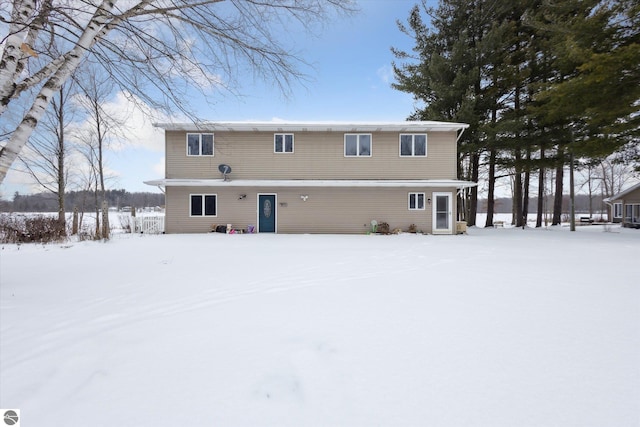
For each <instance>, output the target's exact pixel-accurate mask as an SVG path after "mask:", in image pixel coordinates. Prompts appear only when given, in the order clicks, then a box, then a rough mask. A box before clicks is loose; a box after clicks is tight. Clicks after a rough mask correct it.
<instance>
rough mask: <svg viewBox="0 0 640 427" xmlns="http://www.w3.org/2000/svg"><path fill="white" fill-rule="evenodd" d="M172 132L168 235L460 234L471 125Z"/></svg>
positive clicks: (171, 127) (165, 184)
mask: <svg viewBox="0 0 640 427" xmlns="http://www.w3.org/2000/svg"><path fill="white" fill-rule="evenodd" d="M156 126H157V127H159V128H162V129H164V131H165V147H166V174H165V178H164V179H159V180H154V181H147V182H146V184H149V185H154V186H159V187H161V188H163V189H164V191H165V196H166V210H165V212H166V218H165V231H166V232H167V233H198V232H209V231H212V229H213V228H214V226H219V225H224V226H226V225H227V224H231V225H232V228H233V229H237V230H247V229H249V230H254V231H256V232H259V233H274V232H277V233H359V234H362V233H365V232H367V231H369V230H371V229H372V220H373V221H377V222H378V223H382V222H386V223H388V224H389V226H390V227H391V229H394V228H400V229H402V230H407V229H408V228H409V226H411V225H413V226H414V227H412V229H416V230H420V231H423V232H425V233H433V234H453V233H455V232H456V227H455V226H456V223H455V218H456V214H457V212H456V209H457V207H456V194H457V192H459V191H462V190H464V189H467V188H469V187H473V186H475V185H476V183H473V182H468V181H461V180H458V179H457V156H458V153H457V140H458V138H459V137H460V135H461V134H462V132H463V131H464V130H465V129H466V128H467V127H468V125H466V124H462V123H447V122H434V121H416V122H411V121H407V122H391V123H390V122H380V123H357V122H351V123H345V122H322V123H320V122H306V123H299V122H286V123H279V122H250V123H249V122H212V123H199V124H190V123H182V124H169V123H161V124H156Z"/></svg>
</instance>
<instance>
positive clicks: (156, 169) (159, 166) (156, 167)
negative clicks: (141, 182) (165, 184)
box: [153, 156, 165, 177]
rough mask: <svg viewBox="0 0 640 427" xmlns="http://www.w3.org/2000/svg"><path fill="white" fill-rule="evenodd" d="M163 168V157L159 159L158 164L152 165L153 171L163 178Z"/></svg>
mask: <svg viewBox="0 0 640 427" xmlns="http://www.w3.org/2000/svg"><path fill="white" fill-rule="evenodd" d="M164 167H165V158H164V156H163V157H161V158H160V160H159V161H158V163H156V164H155V165H153V171H154V172H155V173H156V174H157V175H158V176H161V177H164Z"/></svg>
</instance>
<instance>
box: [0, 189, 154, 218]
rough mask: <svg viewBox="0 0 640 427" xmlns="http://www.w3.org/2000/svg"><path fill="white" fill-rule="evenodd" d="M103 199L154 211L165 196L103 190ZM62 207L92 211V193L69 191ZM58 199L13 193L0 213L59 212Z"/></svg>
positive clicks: (1, 205) (113, 205) (118, 206)
mask: <svg viewBox="0 0 640 427" xmlns="http://www.w3.org/2000/svg"><path fill="white" fill-rule="evenodd" d="M104 200H105V201H106V202H107V205H108V206H109V207H110V208H116V209H118V210H120V209H122V208H127V207H129V208H157V207H164V200H165V199H164V193H152V192H132V193H130V192H128V191H127V190H124V189H120V190H106V191H105V193H104ZM64 204H65V206H68V207H69V208H70V209H69V210H71V211H73V209H74V208H77V209H78V210H79V211H80V212H94V211H95V210H96V207H95V203H94V192H93V191H89V190H80V191H68V192H66V193H65V194H64ZM58 210H59V199H58V197H57V195H54V194H52V193H36V194H26V195H23V194H20V193H18V192H16V193H14V195H13V198H12V199H11V200H5V199H2V200H0V212H58Z"/></svg>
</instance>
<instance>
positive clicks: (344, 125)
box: [153, 121, 469, 132]
mask: <svg viewBox="0 0 640 427" xmlns="http://www.w3.org/2000/svg"><path fill="white" fill-rule="evenodd" d="M153 125H154V126H155V127H158V128H161V129H164V130H180V131H193V132H202V131H227V132H247V131H253V132H257V131H265V132H383V131H387V132H427V131H430V132H433V131H439V132H457V131H459V130H464V129H466V128H468V127H469V125H468V124H466V123H453V122H437V121H400V122H233V121H220V122H215V121H206V122H199V123H154V124H153Z"/></svg>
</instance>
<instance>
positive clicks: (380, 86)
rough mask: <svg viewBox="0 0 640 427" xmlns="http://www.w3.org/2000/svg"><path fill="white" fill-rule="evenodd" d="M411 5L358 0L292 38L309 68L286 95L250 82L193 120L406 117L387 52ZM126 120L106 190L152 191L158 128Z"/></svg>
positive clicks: (158, 157)
mask: <svg viewBox="0 0 640 427" xmlns="http://www.w3.org/2000/svg"><path fill="white" fill-rule="evenodd" d="M416 3H417V0H360V2H359V7H360V12H359V13H357V14H355V15H353V16H348V17H340V18H337V19H336V20H333V21H331V22H328V23H326V24H325V26H324V27H323V28H322V29H319V30H317V31H316V35H315V36H307V35H305V34H300V36H299V37H296V35H293V36H292V38H293V39H295V40H296V44H295V46H294V48H295V49H296V50H299V51H300V52H301V54H302V56H303V58H304V60H305V61H306V62H307V63H309V64H311V65H312V67H311V68H304V69H302V71H303V72H305V73H306V74H307V75H308V79H307V80H306V81H303V82H300V83H295V84H294V85H293V86H292V88H291V94H290V95H289V96H284V95H283V94H282V93H281V92H279V90H278V89H276V88H274V87H272V85H270V84H268V83H264V82H261V81H256V80H253V79H250V80H249V81H247V82H243V83H242V85H241V86H240V87H239V88H238V89H239V92H240V94H241V95H242V96H240V97H236V96H232V95H228V94H227V95H221V96H219V97H217V96H216V95H215V94H213V95H212V97H213V105H210V104H211V103H209V104H205V103H202V105H201V106H198V112H199V115H200V116H201V117H203V118H204V119H207V120H259V121H265V120H272V119H280V120H295V121H317V120H343V121H344V120H357V121H375V120H385V121H391V120H405V119H406V117H407V116H408V115H409V114H410V113H411V112H412V111H413V105H414V104H413V100H412V97H411V96H410V95H408V94H405V93H401V92H398V91H396V90H393V89H392V88H391V82H392V80H393V73H392V69H391V63H392V61H393V59H394V57H393V55H392V53H391V51H390V47H392V46H393V47H396V48H400V49H404V50H410V49H411V47H412V45H413V43H412V40H411V38H410V37H408V36H406V35H404V34H402V33H401V32H400V30H399V29H398V28H397V25H396V20H398V19H399V20H401V21H402V22H406V19H407V17H408V15H409V11H410V9H411V8H412V7H413V6H414V5H415V4H416ZM432 4H433V5H435V0H433V3H432ZM121 101H122V100H121ZM210 101H211V98H210ZM118 102H119V101H118V100H115V101H114V106H116V107H115V108H124V107H122V106H120V107H118V106H117V105H118ZM122 102H124V101H122ZM131 121H132V122H135V123H136V125H135V128H136V129H137V130H136V132H135V133H132V134H131V135H132V136H131V140H130V141H128V142H127V141H124V142H123V144H122V145H120V146H118V147H117V149H115V150H113V151H112V152H110V153H109V154H108V157H107V168H108V170H109V171H110V173H111V174H112V175H113V178H112V179H111V180H110V181H109V187H110V188H125V189H126V190H128V191H132V192H133V191H154V192H155V191H159V190H157V189H156V188H154V187H150V186H147V185H145V184H144V183H143V181H146V180H150V179H157V178H163V173H164V145H163V144H164V140H163V134H162V131H160V130H157V129H153V128H152V127H151V122H150V121H149V120H144V119H143V118H142V117H141V116H139V117H137V118H133V116H132V119H131ZM15 191H20V193H23V194H27V193H31V192H33V191H36V190H35V189H34V188H33V186H29V185H28V182H27V180H26V177H25V176H23V175H21V174H17V173H11V172H10V173H9V175H8V176H7V179H6V180H5V182H4V183H3V185H2V188H0V195H2V197H3V198H11V197H12V195H13V194H14V193H15Z"/></svg>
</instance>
